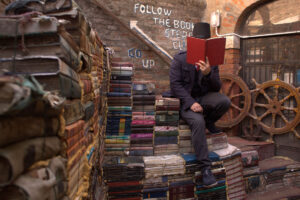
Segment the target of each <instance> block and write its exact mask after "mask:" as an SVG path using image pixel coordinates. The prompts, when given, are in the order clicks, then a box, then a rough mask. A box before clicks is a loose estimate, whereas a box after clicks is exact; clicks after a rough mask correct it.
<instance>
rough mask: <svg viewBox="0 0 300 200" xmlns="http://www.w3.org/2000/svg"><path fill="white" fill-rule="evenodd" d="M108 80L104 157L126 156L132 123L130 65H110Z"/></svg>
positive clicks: (118, 63)
mask: <svg viewBox="0 0 300 200" xmlns="http://www.w3.org/2000/svg"><path fill="white" fill-rule="evenodd" d="M110 78H111V79H110V89H109V91H110V92H109V93H107V100H108V101H107V102H108V116H107V126H106V134H105V155H120V156H121V155H128V154H129V147H130V133H131V121H132V92H131V90H132V88H131V85H132V82H131V79H132V64H131V63H125V62H115V63H112V67H111V77H110Z"/></svg>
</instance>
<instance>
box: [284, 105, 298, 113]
mask: <svg viewBox="0 0 300 200" xmlns="http://www.w3.org/2000/svg"><path fill="white" fill-rule="evenodd" d="M281 110H290V111H294V112H298V108H291V107H287V106H282V107H281Z"/></svg>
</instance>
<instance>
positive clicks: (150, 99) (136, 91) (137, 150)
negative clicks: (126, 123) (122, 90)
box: [130, 81, 155, 156]
mask: <svg viewBox="0 0 300 200" xmlns="http://www.w3.org/2000/svg"><path fill="white" fill-rule="evenodd" d="M154 88H155V86H154V84H153V83H151V82H140V81H136V82H134V84H133V91H132V93H133V112H132V123H131V131H132V132H131V135H130V136H131V140H130V155H136V156H153V145H152V143H153V127H154V125H155V118H154V104H155V94H154Z"/></svg>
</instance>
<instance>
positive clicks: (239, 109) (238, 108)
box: [231, 103, 242, 111]
mask: <svg viewBox="0 0 300 200" xmlns="http://www.w3.org/2000/svg"><path fill="white" fill-rule="evenodd" d="M231 106H232V107H233V108H235V109H237V110H238V111H242V109H241V108H240V107H238V106H237V105H234V104H233V103H231Z"/></svg>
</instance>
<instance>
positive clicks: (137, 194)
mask: <svg viewBox="0 0 300 200" xmlns="http://www.w3.org/2000/svg"><path fill="white" fill-rule="evenodd" d="M144 177H145V172H144V161H143V159H142V157H139V156H129V157H106V158H105V160H104V165H103V178H104V180H105V182H106V185H107V195H108V199H142V189H143V185H142V180H143V179H144Z"/></svg>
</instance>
